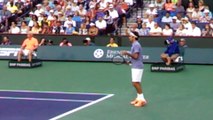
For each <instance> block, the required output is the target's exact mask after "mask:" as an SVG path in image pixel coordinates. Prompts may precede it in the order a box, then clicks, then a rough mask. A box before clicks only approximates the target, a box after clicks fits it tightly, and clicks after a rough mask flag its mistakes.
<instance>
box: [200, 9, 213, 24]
mask: <svg viewBox="0 0 213 120" xmlns="http://www.w3.org/2000/svg"><path fill="white" fill-rule="evenodd" d="M211 19H212V14H211V12H210V11H209V10H208V9H205V10H204V11H203V15H202V17H201V18H200V19H199V21H200V22H201V23H209V22H210V20H211Z"/></svg>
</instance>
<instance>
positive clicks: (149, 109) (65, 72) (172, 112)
mask: <svg viewBox="0 0 213 120" xmlns="http://www.w3.org/2000/svg"><path fill="white" fill-rule="evenodd" d="M7 63H8V61H0V68H1V69H0V74H1V77H0V101H1V102H0V119H1V120H22V119H21V118H24V117H29V118H31V119H34V118H35V119H37V120H43V118H40V116H41V115H39V113H40V114H43V115H44V116H48V117H46V118H44V119H50V118H54V117H55V116H58V115H60V114H63V113H66V112H69V111H72V110H75V109H77V110H76V111H75V112H73V113H72V112H71V113H70V114H67V115H64V116H62V117H61V118H59V120H138V119H140V120H201V119H205V120H212V111H213V103H212V101H213V94H212V93H213V87H212V85H213V79H212V78H213V74H212V71H213V66H210V65H187V66H186V69H185V70H184V71H182V72H179V73H152V72H150V65H149V64H146V65H145V70H144V76H143V81H142V84H143V90H144V96H145V98H146V99H147V101H148V104H147V106H145V107H143V108H135V107H133V106H131V105H130V104H129V102H130V101H131V100H132V99H133V98H134V97H135V90H134V89H133V87H132V86H131V82H130V68H129V66H127V65H114V64H111V63H88V62H44V63H43V67H40V68H34V69H9V68H8V67H7ZM23 91H29V92H23ZM36 91H37V92H36ZM38 91H39V92H38ZM48 91H54V92H50V93H49V92H48ZM57 92H58V93H61V94H65V95H61V94H57ZM76 93H79V94H84V93H88V94H91V93H96V94H97V95H98V96H96V98H95V99H93V97H92V99H91V98H90V97H86V98H85V96H83V98H81V99H79V98H78V97H77V98H78V99H73V96H72V95H73V94H76ZM88 94H86V96H87V95H88ZM113 95H114V96H113ZM53 96H54V97H53ZM59 96H60V97H59ZM71 96H72V97H71ZM74 96H75V95H74ZM48 100H50V101H52V102H50V101H48ZM76 100H77V101H76ZM26 101H27V102H26ZM73 101H75V102H73ZM78 101H81V102H78ZM94 102H95V103H94ZM93 103H94V104H93ZM87 104H89V105H88V106H86V107H84V108H82V109H80V108H81V107H82V106H84V105H87ZM26 106H27V107H26ZM73 106H75V107H73ZM8 110H9V111H15V112H10V113H7V112H8ZM17 111H18V112H17ZM21 111H24V112H21ZM43 111H45V112H43ZM58 111H60V112H58ZM17 113H18V114H17ZM52 113H54V115H53V114H52ZM7 114H9V115H8V116H10V118H7V117H6V116H7ZM50 114H51V115H50ZM49 115H50V116H49Z"/></svg>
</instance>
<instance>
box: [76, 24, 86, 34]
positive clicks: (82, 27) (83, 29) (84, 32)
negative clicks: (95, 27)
mask: <svg viewBox="0 0 213 120" xmlns="http://www.w3.org/2000/svg"><path fill="white" fill-rule="evenodd" d="M78 34H79V35H88V29H87V25H86V22H83V23H81V26H80V28H79V30H78Z"/></svg>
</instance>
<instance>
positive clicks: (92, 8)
mask: <svg viewBox="0 0 213 120" xmlns="http://www.w3.org/2000/svg"><path fill="white" fill-rule="evenodd" d="M96 13H97V10H96V9H95V6H94V5H91V6H90V10H88V11H87V16H88V17H89V18H90V20H91V22H94V21H95V17H96Z"/></svg>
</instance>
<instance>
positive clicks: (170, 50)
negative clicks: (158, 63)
mask: <svg viewBox="0 0 213 120" xmlns="http://www.w3.org/2000/svg"><path fill="white" fill-rule="evenodd" d="M165 44H166V45H167V48H166V51H165V52H164V53H162V54H161V59H162V60H163V61H164V62H165V63H166V65H171V63H172V62H173V61H175V59H176V58H177V57H178V56H179V53H180V50H179V45H178V42H177V41H176V40H174V39H173V37H168V38H167V40H166V41H165Z"/></svg>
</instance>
